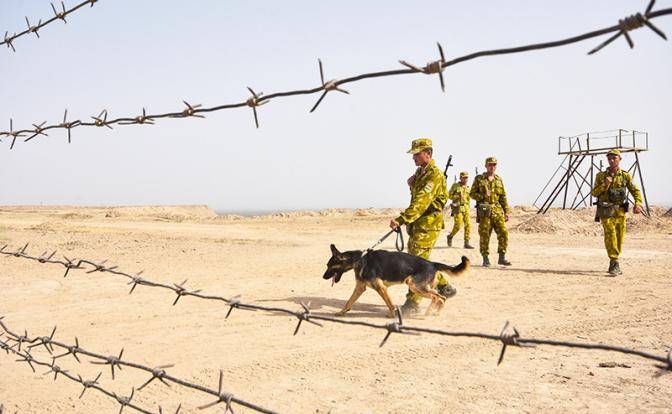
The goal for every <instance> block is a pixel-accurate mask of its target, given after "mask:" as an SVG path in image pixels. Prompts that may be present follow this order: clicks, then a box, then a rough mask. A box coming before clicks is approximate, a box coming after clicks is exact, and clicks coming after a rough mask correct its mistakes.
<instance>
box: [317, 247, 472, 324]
mask: <svg viewBox="0 0 672 414" xmlns="http://www.w3.org/2000/svg"><path fill="white" fill-rule="evenodd" d="M350 269H354V270H355V280H356V285H355V290H354V291H353V292H352V296H350V299H348V301H347V303H346V304H345V306H343V309H341V311H340V312H338V313H336V315H338V316H343V315H345V314H346V313H347V312H348V311H349V310H350V309H352V305H354V303H355V302H356V301H357V299H359V297H360V296H361V295H362V293H364V291H365V290H366V288H367V287H370V288H372V289H374V290H375V291H376V292H378V294H379V295H380V296H381V297H382V298H383V300H384V301H385V304H386V305H387V308H388V309H389V310H390V313H389V315H390V316H392V317H393V315H394V304H393V303H392V300H391V299H390V296H389V295H388V294H387V287H388V286H391V285H398V284H406V285H408V288H409V289H410V290H411V292H414V293H417V294H419V295H421V296H423V297H425V298H428V299H431V301H432V303H431V304H430V305H429V307H428V308H427V312H426V315H431V314H432V312H433V311H434V309H436V311H435V312H436V313H437V314H438V313H439V312H440V311H441V309H443V305H444V303H445V301H446V298H445V297H443V296H441V295H439V294H438V293H437V292H436V291H435V290H434V288H435V287H436V282H437V277H436V276H437V275H438V274H439V273H444V275H447V274H452V275H459V274H462V273H464V272H466V271H467V270H468V269H469V259H468V258H467V257H466V256H462V262H461V263H460V264H458V265H457V266H448V265H445V264H443V263H436V262H430V261H429V260H425V259H423V258H422V257H418V256H413V255H411V254H408V253H403V252H388V251H385V250H373V251H371V252H369V253H367V254H366V255H364V253H363V252H362V251H361V250H351V251H347V252H343V253H341V252H339V251H338V249H337V248H336V246H334V245H333V244H332V245H331V258H330V259H329V262H327V271H326V272H324V276H323V278H324V279H331V280H332V284H334V283H338V282H339V281H340V280H341V276H343V273H345V272H347V271H348V270H350Z"/></svg>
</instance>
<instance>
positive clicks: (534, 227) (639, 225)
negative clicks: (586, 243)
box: [510, 207, 672, 236]
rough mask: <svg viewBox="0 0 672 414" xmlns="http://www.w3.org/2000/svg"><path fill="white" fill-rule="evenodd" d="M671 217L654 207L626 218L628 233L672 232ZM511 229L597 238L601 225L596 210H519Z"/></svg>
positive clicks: (662, 209)
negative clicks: (645, 213)
mask: <svg viewBox="0 0 672 414" xmlns="http://www.w3.org/2000/svg"><path fill="white" fill-rule="evenodd" d="M671 219H672V214H671V213H670V212H669V210H667V211H666V209H665V208H663V207H651V215H650V216H644V215H643V214H633V213H632V212H630V213H628V215H627V228H628V232H634V233H670V232H672V220H671ZM512 222H513V223H512V225H511V226H510V229H511V230H512V231H514V232H515V231H517V232H520V233H545V234H560V235H577V234H578V235H584V236H597V235H601V234H602V226H601V225H600V224H599V223H597V222H595V209H594V208H585V209H581V210H562V209H550V210H548V212H547V213H546V214H537V213H536V209H526V208H524V207H516V208H514V211H513V218H512Z"/></svg>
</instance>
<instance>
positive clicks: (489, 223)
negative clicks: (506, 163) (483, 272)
mask: <svg viewBox="0 0 672 414" xmlns="http://www.w3.org/2000/svg"><path fill="white" fill-rule="evenodd" d="M489 162H495V163H496V162H497V160H496V159H495V158H494V157H489V158H488V159H487V160H486V164H488V163H489ZM471 198H473V199H474V200H476V201H477V203H478V204H480V203H488V204H490V206H491V214H490V216H489V217H488V216H486V217H482V218H480V219H479V224H478V234H479V236H480V250H481V255H483V256H484V257H485V256H487V255H488V253H489V250H490V235H491V234H492V230H495V233H496V234H497V253H499V254H500V257H501V255H503V254H505V253H506V248H507V247H508V242H509V232H508V230H507V229H506V218H505V215H507V214H510V212H511V209H510V208H509V203H508V202H507V201H506V191H505V190H504V182H503V181H502V179H501V177H500V176H498V175H497V174H495V178H494V179H493V180H492V181H490V180H488V173H487V172H484V173H483V174H479V175H477V176H476V178H474V183H473V184H472V186H471ZM478 204H477V207H476V208H477V209H478Z"/></svg>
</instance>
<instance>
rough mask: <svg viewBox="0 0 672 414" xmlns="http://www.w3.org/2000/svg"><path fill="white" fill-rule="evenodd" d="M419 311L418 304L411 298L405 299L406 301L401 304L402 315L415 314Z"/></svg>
mask: <svg viewBox="0 0 672 414" xmlns="http://www.w3.org/2000/svg"><path fill="white" fill-rule="evenodd" d="M418 313H420V304H418V303H416V302H414V301H412V300H411V299H406V302H404V304H403V305H402V306H401V314H402V315H404V316H409V315H416V314H418Z"/></svg>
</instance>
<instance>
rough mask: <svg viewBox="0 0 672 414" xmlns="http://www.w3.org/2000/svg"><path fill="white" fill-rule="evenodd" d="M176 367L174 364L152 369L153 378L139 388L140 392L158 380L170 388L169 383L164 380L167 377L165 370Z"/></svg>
mask: <svg viewBox="0 0 672 414" xmlns="http://www.w3.org/2000/svg"><path fill="white" fill-rule="evenodd" d="M174 366H175V365H174V364H168V365H159V366H158V367H155V368H154V369H152V377H151V378H150V379H148V380H147V381H146V382H145V383H144V384H142V385H141V386H140V387H138V391H140V390H141V389H143V388H145V387H146V386H148V385H149V384H150V383H151V382H152V381H154V380H155V379H158V380H159V381H161V382H162V383H164V384H165V385H167V386H168V387H170V384H169V383H167V382H166V380H164V379H163V377H165V376H166V371H165V369H166V368H173V367H174Z"/></svg>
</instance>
